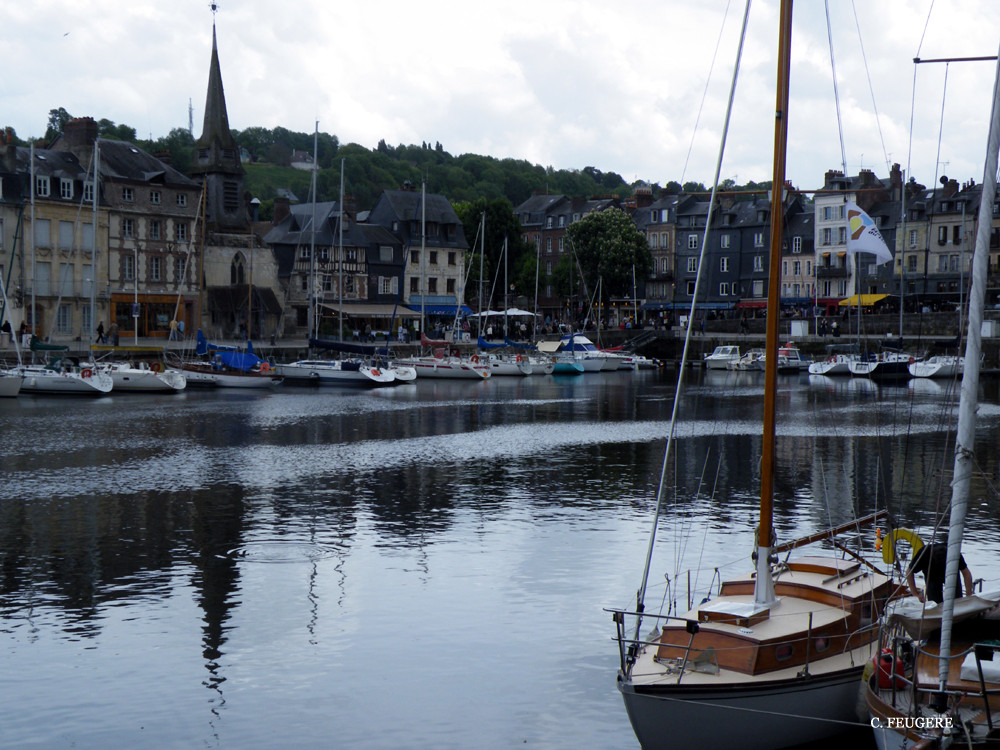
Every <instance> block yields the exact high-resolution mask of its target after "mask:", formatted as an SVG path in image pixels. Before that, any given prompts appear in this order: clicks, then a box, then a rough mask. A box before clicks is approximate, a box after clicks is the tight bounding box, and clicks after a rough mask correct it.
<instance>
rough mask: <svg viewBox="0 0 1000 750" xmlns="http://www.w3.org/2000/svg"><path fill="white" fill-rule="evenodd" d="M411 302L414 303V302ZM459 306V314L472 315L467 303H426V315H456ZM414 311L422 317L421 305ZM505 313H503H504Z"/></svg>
mask: <svg viewBox="0 0 1000 750" xmlns="http://www.w3.org/2000/svg"><path fill="white" fill-rule="evenodd" d="M410 304H413V303H412V302H411V303H410ZM456 308H458V314H459V315H471V314H472V308H471V307H468V306H467V305H424V315H449V316H451V317H455V309H456ZM413 311H414V312H415V313H416V314H417V317H418V318H419V317H420V305H416V306H415V307H414V308H413ZM502 314H503V313H501V315H502Z"/></svg>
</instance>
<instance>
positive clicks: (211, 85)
mask: <svg viewBox="0 0 1000 750" xmlns="http://www.w3.org/2000/svg"><path fill="white" fill-rule="evenodd" d="M213 13H214V9H213ZM196 145H197V147H198V148H209V147H211V146H212V145H217V146H219V147H221V148H224V149H235V148H236V143H235V141H234V140H233V134H232V133H231V132H230V131H229V113H228V111H227V110H226V91H225V89H224V88H223V87H222V67H221V66H220V65H219V45H218V42H217V40H216V36H215V23H214V22H213V23H212V62H211V64H210V65H209V69H208V93H207V94H206V96H205V121H204V124H203V125H202V129H201V137H200V138H199V139H198V142H197V144H196Z"/></svg>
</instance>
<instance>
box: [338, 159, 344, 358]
mask: <svg viewBox="0 0 1000 750" xmlns="http://www.w3.org/2000/svg"><path fill="white" fill-rule="evenodd" d="M337 229H338V231H339V238H338V241H337V244H338V245H339V246H340V262H339V263H338V264H337V266H338V269H339V272H340V276H339V277H338V279H337V289H339V290H340V309H339V310H338V312H337V318H338V319H339V329H338V331H339V333H338V338H339V339H340V340H341V341H343V340H344V160H343V159H341V160H340V220H339V221H338V222H337Z"/></svg>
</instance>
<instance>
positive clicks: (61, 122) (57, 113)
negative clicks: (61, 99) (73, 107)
mask: <svg viewBox="0 0 1000 750" xmlns="http://www.w3.org/2000/svg"><path fill="white" fill-rule="evenodd" d="M72 119H73V115H71V114H70V113H69V112H67V111H66V110H65V109H64V108H63V107H59V109H50V110H49V121H48V127H46V128H45V140H46V141H50V142H51V141H52V139H53V138H55V137H56V136H57V135H59V134H60V133H61V132H63V128H65V127H66V123H67V122H69V121H70V120H72Z"/></svg>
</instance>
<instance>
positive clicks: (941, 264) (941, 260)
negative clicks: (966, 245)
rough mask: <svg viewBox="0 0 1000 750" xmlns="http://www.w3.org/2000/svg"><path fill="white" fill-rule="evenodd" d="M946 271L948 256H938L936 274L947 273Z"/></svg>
mask: <svg viewBox="0 0 1000 750" xmlns="http://www.w3.org/2000/svg"><path fill="white" fill-rule="evenodd" d="M947 270H948V256H947V255H939V256H938V272H939V273H940V272H942V271H947Z"/></svg>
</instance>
